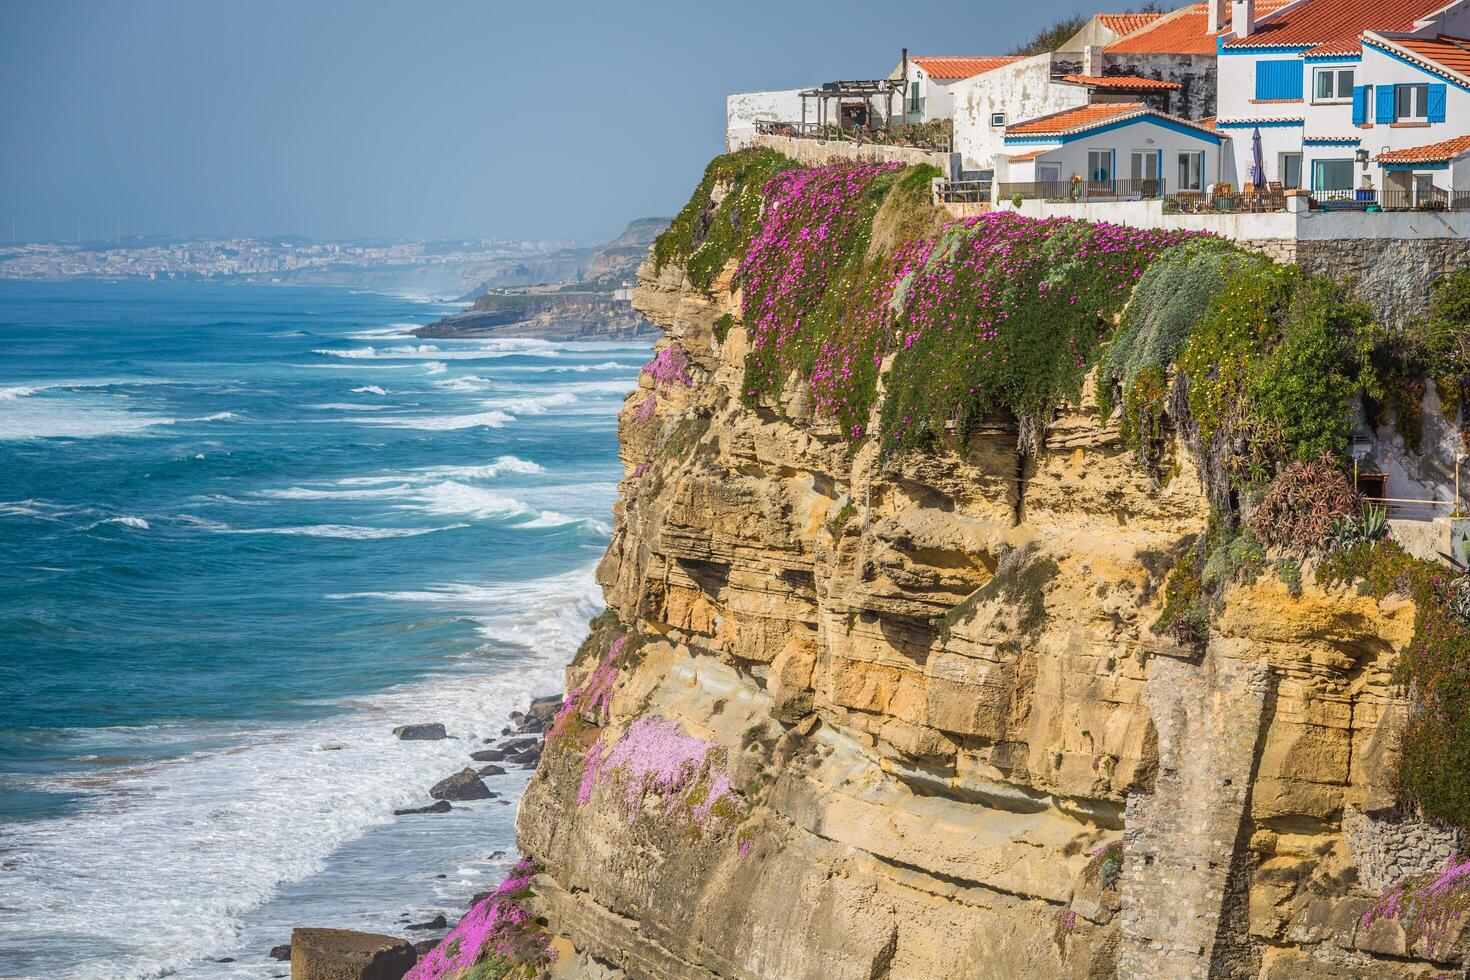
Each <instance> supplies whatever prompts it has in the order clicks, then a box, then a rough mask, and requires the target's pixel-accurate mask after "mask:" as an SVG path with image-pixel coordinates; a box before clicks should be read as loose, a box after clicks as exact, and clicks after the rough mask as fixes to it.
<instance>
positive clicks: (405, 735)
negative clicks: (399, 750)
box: [393, 721, 449, 742]
mask: <svg viewBox="0 0 1470 980" xmlns="http://www.w3.org/2000/svg"><path fill="white" fill-rule="evenodd" d="M393 734H394V735H397V736H398V737H399V739H401V740H402V741H405V742H437V741H439V740H440V739H441V738H448V737H449V733H448V732H446V731H445V730H444V724H443V722H438V721H435V722H429V723H427V724H423V725H399V726H398V727H397V728H395V729H393Z"/></svg>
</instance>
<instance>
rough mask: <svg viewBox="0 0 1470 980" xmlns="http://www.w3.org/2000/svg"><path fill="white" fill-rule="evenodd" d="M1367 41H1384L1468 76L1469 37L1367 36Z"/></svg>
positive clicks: (1429, 61) (1440, 66)
mask: <svg viewBox="0 0 1470 980" xmlns="http://www.w3.org/2000/svg"><path fill="white" fill-rule="evenodd" d="M1367 40H1368V41H1369V43H1373V42H1375V41H1380V40H1381V41H1385V42H1387V43H1388V44H1391V45H1393V46H1394V47H1396V48H1399V49H1401V50H1403V51H1407V52H1408V53H1409V54H1411V55H1413V56H1414V58H1415V59H1417V60H1419V61H1424V62H1427V63H1429V64H1430V65H1433V66H1435V67H1437V68H1441V69H1444V70H1445V71H1447V72H1451V73H1453V74H1456V75H1460V76H1464V77H1470V39H1466V38H1462V37H1450V36H1449V35H1447V34H1441V35H1439V36H1438V37H1434V38H1428V37H1383V38H1378V37H1369V38H1367Z"/></svg>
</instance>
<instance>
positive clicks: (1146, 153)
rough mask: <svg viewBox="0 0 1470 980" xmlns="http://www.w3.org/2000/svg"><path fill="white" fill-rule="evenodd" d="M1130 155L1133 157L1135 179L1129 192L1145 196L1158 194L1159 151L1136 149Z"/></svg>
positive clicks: (1133, 177)
mask: <svg viewBox="0 0 1470 980" xmlns="http://www.w3.org/2000/svg"><path fill="white" fill-rule="evenodd" d="M1129 156H1130V157H1131V158H1132V179H1133V186H1132V187H1130V188H1129V193H1130V194H1139V195H1141V196H1143V197H1155V196H1157V195H1158V193H1159V151H1157V150H1134V151H1133V152H1132V153H1131V154H1129Z"/></svg>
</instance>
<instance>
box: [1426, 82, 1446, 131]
mask: <svg viewBox="0 0 1470 980" xmlns="http://www.w3.org/2000/svg"><path fill="white" fill-rule="evenodd" d="M1444 103H1445V86H1444V83H1442V82H1441V83H1440V84H1438V85H1431V86H1429V121H1430V122H1432V123H1437V122H1444Z"/></svg>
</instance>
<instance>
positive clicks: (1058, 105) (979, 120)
mask: <svg viewBox="0 0 1470 980" xmlns="http://www.w3.org/2000/svg"><path fill="white" fill-rule="evenodd" d="M1086 104H1087V89H1085V88H1082V87H1080V86H1077V85H1058V84H1055V83H1053V82H1052V80H1051V55H1049V54H1039V55H1036V56H1035V57H1032V58H1027V59H1025V60H1024V61H1017V62H1013V63H1012V64H1009V65H1006V66H1004V67H1002V68H997V69H995V70H994V71H988V72H986V73H985V74H983V75H976V76H975V77H974V78H967V79H965V80H964V81H963V82H961V83H959V84H958V85H956V86H954V91H953V112H954V144H955V145H954V148H955V152H956V153H958V154H960V155H961V157H962V159H963V161H964V168H965V169H966V170H989V169H991V168H993V167H994V166H995V158H996V156H997V155H998V154H1000V153H1003V152H1005V127H1004V126H999V127H996V126H991V125H990V116H991V113H995V112H1004V113H1005V114H1006V119H1007V121H1008V122H1010V123H1017V122H1022V121H1024V120H1027V119H1035V118H1036V117H1038V116H1046V115H1050V114H1051V113H1054V112H1061V111H1062V110H1064V109H1074V108H1076V107H1078V106H1084V105H1086ZM1018 152H1019V151H1018Z"/></svg>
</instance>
